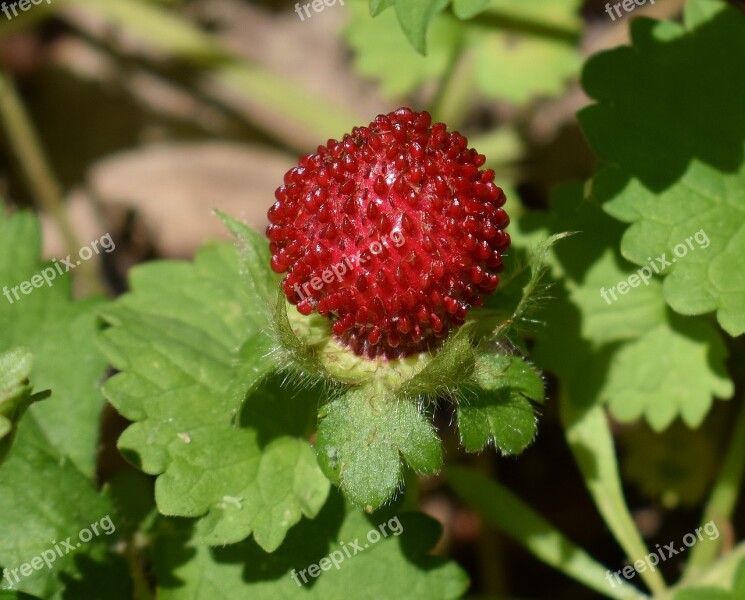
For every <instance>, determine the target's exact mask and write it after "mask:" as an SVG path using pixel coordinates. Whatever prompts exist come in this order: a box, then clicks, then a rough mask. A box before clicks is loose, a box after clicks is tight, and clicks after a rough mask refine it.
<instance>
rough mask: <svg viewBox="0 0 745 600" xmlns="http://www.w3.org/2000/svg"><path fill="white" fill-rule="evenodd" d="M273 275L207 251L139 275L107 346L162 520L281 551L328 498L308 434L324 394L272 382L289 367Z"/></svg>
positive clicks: (114, 387) (131, 441) (132, 444)
mask: <svg viewBox="0 0 745 600" xmlns="http://www.w3.org/2000/svg"><path fill="white" fill-rule="evenodd" d="M241 265H242V266H243V268H244V272H241ZM271 277H272V275H271V273H270V271H269V267H268V262H267V263H262V262H259V261H253V260H252V259H251V258H250V257H249V258H248V260H247V259H246V257H243V259H242V260H241V258H240V257H239V253H238V252H237V251H236V249H235V248H233V247H232V246H228V245H222V244H221V245H213V246H208V247H206V248H204V249H203V250H201V251H200V252H199V253H198V255H197V256H196V258H195V261H194V263H193V264H191V263H184V262H176V261H164V262H159V263H151V264H147V265H144V266H141V267H138V268H136V269H134V270H133V272H132V275H131V284H132V286H131V287H132V290H133V291H132V293H130V294H127V295H125V296H123V297H122V298H121V299H120V300H119V301H117V302H116V304H115V305H114V306H113V307H112V308H110V309H109V310H107V311H105V313H104V315H103V316H104V318H105V320H106V321H107V322H108V323H109V324H110V325H111V327H110V328H109V329H108V330H106V331H105V332H104V334H103V336H102V346H103V348H104V350H105V352H106V354H107V356H108V357H109V358H110V360H111V362H112V364H113V365H114V366H115V367H116V368H117V369H119V370H120V371H121V373H119V374H117V375H115V376H114V377H112V378H111V379H110V380H109V381H108V382H107V383H106V385H105V386H104V392H105V394H106V396H107V397H108V398H109V399H110V401H111V402H112V404H114V406H115V407H116V408H117V410H119V411H120V412H121V413H122V414H123V415H124V416H125V417H127V418H128V419H130V420H132V421H135V423H134V424H133V425H131V426H130V427H129V428H128V429H127V430H126V431H125V432H124V434H122V437H121V438H120V440H119V448H120V449H121V450H122V452H123V453H124V455H125V456H126V457H127V458H128V459H129V460H130V461H131V462H133V463H134V464H135V465H136V466H137V467H139V468H140V469H142V470H143V471H145V472H146V473H149V474H152V475H158V476H159V477H158V479H157V482H156V488H155V496H156V502H157V506H158V509H159V510H160V511H161V512H162V513H163V514H166V515H173V516H183V517H193V518H197V519H198V522H197V525H196V535H197V537H198V539H199V540H200V541H201V542H203V543H208V544H215V545H218V544H226V543H235V542H238V541H240V540H243V539H244V538H246V536H248V535H250V534H253V535H254V538H255V539H256V541H257V543H258V544H260V545H261V546H262V547H263V548H264V549H266V550H267V551H272V550H275V549H276V548H277V547H278V546H279V545H280V544H281V542H282V540H283V539H284V537H285V535H286V533H287V530H288V529H289V528H290V527H292V526H293V525H295V524H296V523H297V522H298V521H299V520H300V519H301V517H302V516H303V515H305V516H307V517H313V516H315V514H316V513H317V512H318V510H320V508H321V506H322V505H323V502H324V500H325V498H326V495H327V493H328V489H329V483H328V481H327V480H326V478H325V477H324V476H323V474H322V473H321V471H320V469H319V468H318V465H317V463H316V460H315V456H314V453H313V450H312V448H311V447H310V444H309V443H308V442H307V440H306V439H305V438H306V436H307V435H308V434H309V429H310V427H311V426H312V423H313V420H314V411H315V406H316V403H317V402H318V398H317V393H306V394H305V397H304V398H303V399H302V400H301V399H300V398H297V397H295V394H294V391H293V389H292V388H291V387H288V386H285V387H282V386H281V385H280V381H279V378H277V377H271V376H270V373H271V372H272V371H274V370H276V369H277V368H278V365H277V364H276V361H275V359H274V358H273V356H272V354H271V344H270V342H269V338H268V336H267V335H266V334H265V333H264V331H263V329H264V328H266V326H267V323H268V318H269V316H268V315H269V313H270V311H271V309H270V308H269V307H268V306H267V307H266V312H265V314H264V315H262V307H261V306H257V301H258V300H257V295H256V290H257V289H259V287H260V286H261V285H263V284H262V283H261V282H265V281H267V280H270V279H271ZM249 280H250V281H252V282H253V283H251V284H249V283H248V282H249ZM262 316H263V318H262Z"/></svg>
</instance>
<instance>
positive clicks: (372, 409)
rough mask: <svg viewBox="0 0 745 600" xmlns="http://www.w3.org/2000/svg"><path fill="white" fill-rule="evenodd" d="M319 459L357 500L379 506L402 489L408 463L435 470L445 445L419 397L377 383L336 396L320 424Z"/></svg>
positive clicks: (426, 470)
mask: <svg viewBox="0 0 745 600" xmlns="http://www.w3.org/2000/svg"><path fill="white" fill-rule="evenodd" d="M317 449H318V460H319V462H320V464H321V467H322V468H323V471H324V473H326V475H327V476H328V477H329V479H331V481H332V482H333V483H335V484H336V485H338V486H339V487H340V488H341V489H342V491H343V492H344V494H345V495H346V496H347V498H349V499H350V500H351V501H352V502H353V503H354V504H356V505H358V506H363V507H367V508H369V509H376V508H378V507H380V506H381V505H382V504H383V503H384V502H386V501H387V500H388V499H389V498H390V497H391V496H392V495H393V494H394V492H395V491H396V489H398V486H399V485H400V483H401V479H402V477H403V463H404V462H405V463H406V464H408V465H409V466H410V467H411V468H413V469H414V470H415V471H416V472H417V473H423V474H431V473H435V472H436V471H438V470H439V468H440V465H441V464H442V448H441V446H440V438H439V437H437V434H436V433H435V431H434V429H433V427H432V424H431V423H430V422H429V418H428V415H427V414H424V413H423V412H422V411H420V410H419V407H418V406H417V402H416V400H410V399H408V398H402V397H400V396H394V395H392V394H390V395H388V394H385V393H376V389H375V388H374V386H373V384H371V385H369V386H363V387H360V388H355V389H352V390H351V391H349V392H347V393H345V394H344V395H342V396H340V397H338V398H336V399H334V400H331V401H330V402H329V403H328V404H327V405H326V406H325V407H324V408H323V410H322V413H321V421H320V423H319V426H318V441H317Z"/></svg>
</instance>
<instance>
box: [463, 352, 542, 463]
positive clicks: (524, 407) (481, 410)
mask: <svg viewBox="0 0 745 600" xmlns="http://www.w3.org/2000/svg"><path fill="white" fill-rule="evenodd" d="M463 396H464V397H463V398H462V399H461V400H460V404H459V406H458V429H459V431H460V436H461V442H462V443H463V446H464V447H465V449H466V450H467V451H469V452H478V451H479V450H482V449H483V448H484V447H485V446H487V445H488V444H490V443H491V444H494V446H495V447H496V448H498V449H499V450H500V451H501V452H502V453H503V454H505V455H513V454H520V453H521V452H522V451H523V450H525V448H527V447H528V446H529V445H530V444H531V442H532V441H533V439H534V438H535V434H536V429H537V420H536V415H535V411H534V410H533V405H532V404H531V402H530V401H531V400H532V401H535V402H542V401H543V398H544V389H543V381H542V380H541V376H540V374H539V373H538V372H537V371H536V370H535V369H534V368H533V367H531V366H530V365H529V364H528V363H526V362H525V361H524V360H522V359H521V358H520V357H518V356H502V355H496V354H482V355H480V356H479V359H478V362H477V363H476V373H475V377H474V381H473V384H472V385H466V386H464V391H463Z"/></svg>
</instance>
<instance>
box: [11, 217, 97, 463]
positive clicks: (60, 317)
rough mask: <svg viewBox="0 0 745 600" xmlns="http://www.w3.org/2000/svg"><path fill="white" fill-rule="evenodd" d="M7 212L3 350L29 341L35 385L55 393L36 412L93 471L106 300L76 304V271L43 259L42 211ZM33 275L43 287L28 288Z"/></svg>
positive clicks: (51, 434)
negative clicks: (98, 344) (99, 321)
mask: <svg viewBox="0 0 745 600" xmlns="http://www.w3.org/2000/svg"><path fill="white" fill-rule="evenodd" d="M2 213H3V211H2V210H1V209H0V282H2V285H3V286H6V285H7V287H4V289H3V293H4V292H5V291H7V292H8V293H7V295H5V296H4V297H1V298H0V331H2V340H1V341H0V351H2V350H7V349H8V348H11V347H13V346H23V347H27V348H28V349H29V350H30V351H31V352H32V354H33V356H34V364H33V370H32V372H31V374H30V377H31V379H32V380H33V382H34V385H35V386H36V388H37V389H52V390H53V391H54V398H53V399H52V400H50V401H49V402H44V403H42V404H38V405H35V406H32V407H31V408H30V409H29V411H30V414H32V415H33V416H34V417H35V419H36V420H37V423H38V424H39V426H40V427H41V429H42V430H43V432H44V436H45V437H46V438H47V439H48V440H49V442H50V443H51V444H52V446H54V448H56V449H57V450H58V451H59V453H60V454H61V455H63V456H67V457H69V459H70V460H72V461H73V463H74V464H75V465H76V466H77V467H79V468H80V470H81V471H82V472H83V473H85V474H87V475H90V476H92V475H93V472H94V469H95V460H96V449H97V447H98V435H99V431H98V429H99V427H98V426H99V417H100V414H101V409H102V408H103V398H102V397H101V395H100V393H99V391H98V389H97V384H98V381H99V379H100V378H101V376H102V375H103V372H104V370H105V368H106V362H105V361H104V360H103V358H102V357H101V356H99V354H98V353H97V352H96V350H95V343H94V340H95V336H96V327H97V325H96V310H97V309H98V307H99V306H101V303H102V302H101V299H99V298H88V299H85V300H82V301H77V302H74V303H73V302H72V301H71V300H70V298H71V295H72V280H71V274H70V273H64V274H63V275H60V274H59V272H58V271H57V270H56V269H55V267H54V265H53V263H42V262H41V259H40V256H39V249H40V247H41V240H40V232H39V224H38V221H37V219H36V217H35V216H34V215H32V214H31V213H26V212H17V213H15V214H13V215H12V216H11V217H10V218H8V219H6V218H5V217H4V215H3V214H2ZM63 270H64V269H63ZM41 273H46V275H47V277H48V279H49V281H50V282H51V285H47V284H46V283H45V282H44V280H43V278H42V277H41V276H40V275H39V274H41ZM34 277H36V279H34V281H35V282H37V283H39V282H41V287H38V288H37V287H34V286H32V285H28V287H27V288H26V289H30V293H29V294H27V295H26V294H23V293H22V291H21V290H20V286H21V285H22V284H23V282H26V281H31V280H32V278H34ZM24 287H25V286H24ZM16 294H17V297H16Z"/></svg>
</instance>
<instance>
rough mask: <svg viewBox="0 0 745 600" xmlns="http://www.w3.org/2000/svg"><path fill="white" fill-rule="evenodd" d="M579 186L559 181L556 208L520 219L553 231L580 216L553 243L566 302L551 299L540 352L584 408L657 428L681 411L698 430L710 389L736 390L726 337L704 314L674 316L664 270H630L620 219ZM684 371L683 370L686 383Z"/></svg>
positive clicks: (725, 394)
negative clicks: (570, 232) (602, 406)
mask: <svg viewBox="0 0 745 600" xmlns="http://www.w3.org/2000/svg"><path fill="white" fill-rule="evenodd" d="M582 193H583V192H582V187H581V186H580V185H579V184H569V185H565V186H561V187H560V188H558V189H557V191H556V192H555V194H554V195H553V197H552V202H551V208H552V212H551V213H550V214H544V215H541V214H536V213H534V214H532V215H530V216H529V217H528V218H527V219H525V221H527V223H523V226H526V225H527V226H528V227H532V228H537V227H546V228H548V230H549V231H562V230H565V229H566V228H567V227H569V226H570V225H571V223H574V225H575V227H577V229H578V233H577V235H575V236H572V238H570V239H568V240H566V241H565V242H564V243H562V244H559V245H558V246H556V247H555V248H554V250H553V261H552V264H553V265H554V272H555V274H556V275H558V276H563V277H564V287H565V289H566V290H567V293H568V295H567V300H568V301H569V302H570V307H567V306H564V307H562V306H561V305H560V304H561V302H556V301H554V302H551V303H550V304H549V306H548V307H547V310H546V312H545V313H544V314H543V315H542V316H543V318H544V319H545V322H546V324H547V325H546V328H545V329H544V331H542V332H540V337H541V341H540V342H539V344H538V346H537V347H536V352H535V354H534V356H535V358H536V359H537V360H538V362H539V364H541V365H542V366H543V367H544V368H548V369H552V370H554V371H555V372H557V373H558V374H559V375H560V376H561V380H562V385H563V386H565V387H566V389H567V392H568V395H569V397H570V398H572V401H573V402H574V403H577V404H578V405H582V404H588V403H593V402H598V401H604V402H607V403H608V404H609V406H610V408H611V411H612V412H613V415H614V417H616V418H617V419H619V420H621V421H624V422H629V421H633V420H635V419H638V418H640V417H644V418H645V419H646V420H647V422H648V423H649V424H650V425H651V426H652V427H653V428H654V429H656V430H658V431H661V430H662V429H665V428H666V427H668V426H669V425H670V423H671V422H672V421H673V420H674V419H675V418H676V417H678V416H681V417H682V418H683V420H684V421H685V422H686V423H687V424H688V425H689V426H691V427H697V426H698V425H700V424H701V422H702V421H703V419H704V417H705V416H706V414H708V412H709V410H710V408H711V406H712V401H713V397H714V396H716V397H719V398H729V397H730V396H731V395H732V382H731V381H730V378H729V376H728V375H727V370H726V366H725V361H726V356H727V353H726V347H725V345H724V341H723V339H722V337H721V335H720V333H719V332H718V331H717V329H716V328H715V327H713V326H712V325H711V324H710V323H709V322H708V321H706V320H703V319H682V318H680V317H676V316H675V315H672V314H668V313H669V311H667V310H666V307H665V303H664V299H663V296H662V286H661V285H660V283H659V277H658V276H656V274H655V273H654V270H652V269H647V270H646V271H642V269H634V268H633V266H629V265H628V264H627V263H626V262H625V261H624V260H623V258H621V257H620V256H619V255H618V252H617V251H616V250H614V249H612V247H613V245H614V244H615V243H616V241H618V240H619V239H620V237H621V231H622V229H623V228H622V226H621V225H620V224H619V223H617V222H615V221H614V220H613V219H611V218H609V217H608V216H606V215H605V214H604V213H603V212H602V210H601V209H600V207H599V206H598V205H597V204H596V203H595V201H594V199H592V198H591V199H589V200H583V197H582ZM609 244H610V245H611V248H608V246H609ZM632 284H634V285H632ZM622 285H623V286H625V287H624V288H622V287H621V286H622ZM621 290H623V291H624V293H621ZM554 291H555V290H554ZM617 342H623V344H618V343H617ZM567 347H572V348H573V351H572V352H571V353H567V352H566V351H565V348H567ZM640 352H643V358H642V356H641V354H640ZM680 373H686V374H687V377H688V378H687V379H686V385H685V386H681V385H679V382H681V381H682V380H681V377H680ZM650 390H651V391H650Z"/></svg>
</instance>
